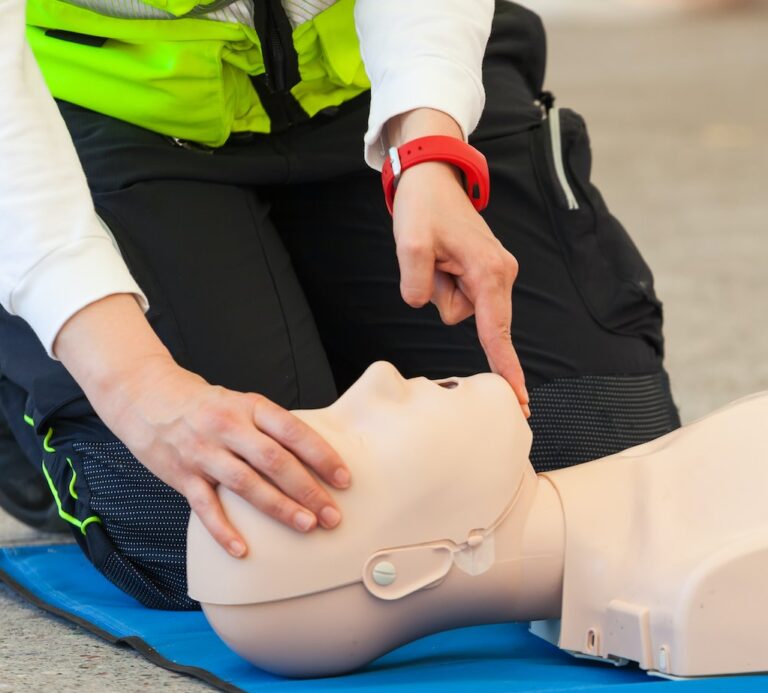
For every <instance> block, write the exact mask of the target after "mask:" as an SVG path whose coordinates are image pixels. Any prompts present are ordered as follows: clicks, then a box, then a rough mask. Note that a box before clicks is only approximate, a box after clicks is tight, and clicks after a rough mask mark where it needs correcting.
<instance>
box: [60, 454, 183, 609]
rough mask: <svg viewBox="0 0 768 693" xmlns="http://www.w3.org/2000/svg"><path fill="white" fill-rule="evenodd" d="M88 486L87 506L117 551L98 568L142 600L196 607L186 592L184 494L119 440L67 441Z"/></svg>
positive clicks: (151, 604) (155, 604) (156, 605)
mask: <svg viewBox="0 0 768 693" xmlns="http://www.w3.org/2000/svg"><path fill="white" fill-rule="evenodd" d="M73 448H74V450H75V451H76V452H77V453H78V455H79V456H80V459H81V461H82V465H83V470H84V473H85V477H86V480H87V483H88V487H89V490H90V507H91V510H92V511H93V512H94V513H96V514H97V515H98V516H99V518H100V519H101V521H102V526H103V528H104V530H105V532H106V533H107V535H108V536H109V539H110V540H111V541H112V543H113V544H114V546H115V549H116V550H117V552H118V554H119V555H115V554H113V555H110V556H109V558H108V559H107V560H106V561H105V563H104V565H103V566H102V572H103V573H104V574H105V575H106V577H108V578H109V579H110V580H111V581H112V582H113V583H115V584H116V585H117V586H118V587H120V589H122V590H123V591H125V592H127V593H128V594H130V595H131V596H132V597H134V598H136V599H138V600H139V601H140V602H141V603H142V604H145V605H146V606H149V607H151V608H160V609H190V608H197V602H195V601H194V600H192V599H190V598H189V597H188V596H187V571H186V554H187V523H188V521H189V505H188V504H187V501H186V500H185V498H184V496H182V495H181V494H180V493H177V492H176V491H174V490H173V489H172V488H171V487H170V486H168V485H167V484H165V483H163V482H162V481H160V479H158V478H157V477H156V476H155V475H154V474H152V472H150V471H149V470H148V469H147V468H146V467H144V466H143V465H142V464H141V463H140V462H139V461H138V460H137V459H136V458H135V457H134V456H133V455H132V454H131V452H130V451H129V450H128V448H126V447H125V445H123V444H122V443H120V442H117V441H113V442H105V443H92V442H87V443H86V442H82V443H75V444H74V445H73Z"/></svg>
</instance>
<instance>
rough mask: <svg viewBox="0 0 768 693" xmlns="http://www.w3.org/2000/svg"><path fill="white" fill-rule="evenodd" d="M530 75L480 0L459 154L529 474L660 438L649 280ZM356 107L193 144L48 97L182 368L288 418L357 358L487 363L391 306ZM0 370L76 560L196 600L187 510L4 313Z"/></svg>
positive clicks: (523, 48)
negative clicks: (524, 406)
mask: <svg viewBox="0 0 768 693" xmlns="http://www.w3.org/2000/svg"><path fill="white" fill-rule="evenodd" d="M544 67H545V38H544V33H543V29H542V26H541V23H540V21H539V19H538V18H537V17H536V16H535V15H534V14H532V13H531V12H529V11H527V10H524V9H522V8H520V7H517V6H515V5H512V4H509V3H506V2H505V3H500V4H499V6H498V9H497V14H496V18H495V22H494V26H493V32H492V36H491V40H490V43H489V46H488V50H487V54H486V59H485V63H484V82H485V87H486V92H487V104H486V107H485V111H484V114H483V118H482V121H481V123H480V125H479V127H478V128H477V130H476V132H475V133H474V135H473V136H472V143H473V144H474V145H475V146H476V147H477V148H478V149H480V150H481V151H482V152H483V153H484V154H485V156H486V157H487V159H488V162H489V166H490V171H491V189H492V193H491V203H490V205H489V207H488V208H487V210H486V211H485V212H484V213H483V214H484V217H485V219H486V220H487V222H488V224H489V225H490V227H491V229H492V230H493V231H494V233H495V234H496V235H497V236H498V238H499V239H500V240H501V241H502V243H503V244H504V246H505V247H506V248H507V249H508V250H509V251H511V252H512V253H513V254H514V255H515V256H516V257H517V259H518V261H519V263H520V274H519V277H518V280H517V282H516V284H515V288H514V294H513V310H514V320H513V325H512V334H513V339H514V344H515V347H516V349H517V352H518V354H519V355H520V358H521V361H522V364H523V367H524V369H525V373H526V377H527V383H528V387H529V390H530V393H531V410H532V412H533V415H532V418H531V421H530V423H531V426H532V428H533V430H534V447H533V450H532V461H533V463H534V465H535V466H536V468H537V469H539V470H543V469H554V468H557V467H561V466H565V465H569V464H575V463H578V462H582V461H585V460H588V459H593V458H597V457H601V456H604V455H607V454H611V453H613V452H616V451H617V450H620V449H623V448H626V447H629V446H631V445H634V444H638V443H642V442H645V441H647V440H650V439H652V438H655V437H658V436H659V435H662V434H664V433H667V432H668V431H670V430H672V429H673V428H675V427H677V426H678V425H679V420H678V417H677V411H676V409H675V407H674V404H673V402H672V398H671V395H670V390H669V384H668V379H667V377H666V374H665V372H664V370H663V367H662V356H663V339H662V314H661V305H660V303H659V301H658V300H657V298H656V295H655V294H654V290H653V278H652V276H651V272H650V270H649V269H648V267H647V266H646V264H645V262H644V261H643V259H642V258H641V256H640V254H639V253H638V251H637V249H636V248H635V246H634V244H633V243H632V241H631V240H630V238H629V236H628V235H627V234H626V232H625V231H624V229H623V228H622V226H621V225H620V224H619V222H618V221H617V220H616V219H615V218H614V217H612V216H611V215H610V213H609V212H608V210H607V208H606V206H605V204H604V202H603V200H602V198H601V196H600V194H599V193H598V191H597V189H596V188H595V187H594V186H593V185H592V183H591V182H590V151H589V141H588V136H587V133H586V129H585V127H584V123H583V121H582V119H581V118H580V117H579V116H578V115H576V114H575V113H573V112H572V111H567V110H564V111H562V112H561V113H560V114H559V116H558V117H559V119H560V125H561V130H562V145H561V151H556V150H555V149H554V148H553V147H555V145H554V142H555V140H553V138H552V137H551V134H552V133H551V131H550V127H549V126H550V123H551V122H552V118H553V117H555V112H554V111H553V112H552V113H551V114H550V117H549V118H546V117H543V113H542V108H541V107H540V105H539V103H538V102H537V101H542V100H543V101H544V102H546V101H547V99H546V97H541V92H542V81H543V75H544ZM368 105H369V104H368V97H367V96H361V97H359V98H357V99H356V100H354V101H353V102H350V103H348V104H345V105H344V106H342V107H341V108H338V109H333V110H332V111H329V112H326V113H323V114H320V115H318V116H317V117H315V118H314V119H313V120H312V121H311V122H309V123H307V124H304V125H300V126H296V127H294V128H293V129H290V130H288V131H286V132H283V133H279V134H273V135H269V136H265V135H256V134H243V135H234V136H233V137H232V138H231V140H230V141H229V142H228V143H227V144H226V145H225V146H224V147H222V148H221V149H218V150H216V151H211V150H206V149H203V148H200V147H196V146H195V145H192V144H188V143H178V142H174V141H172V140H170V139H169V138H165V137H163V136H161V135H158V134H155V133H152V132H149V131H146V130H142V129H140V128H137V127H134V126H132V125H129V124H126V123H123V122H120V121H117V120H114V119H110V118H107V117H105V116H103V115H100V114H97V113H94V112H90V111H87V110H84V109H82V108H79V107H77V106H74V105H72V104H68V103H61V104H60V108H61V112H62V115H63V116H64V119H65V120H66V123H67V125H68V127H69V130H70V133H71V135H72V138H73V140H74V142H75V145H76V147H77V151H78V154H79V156H80V160H81V162H82V165H83V167H84V169H85V172H86V175H87V177H88V181H89V184H90V187H91V191H92V193H93V200H94V203H95V205H96V209H97V211H98V213H99V214H100V216H101V217H102V219H103V220H104V221H105V222H106V224H107V225H108V226H109V228H110V229H111V231H112V233H113V235H114V236H115V239H116V241H117V244H118V246H119V248H120V251H121V252H122V254H123V256H124V258H125V260H126V262H127V263H128V265H129V267H130V269H131V271H132V272H133V274H134V276H135V277H136V279H137V280H138V282H139V284H140V285H141V286H142V288H143V289H144V290H145V292H146V293H147V295H148V298H149V301H150V304H151V309H150V312H149V316H148V317H149V320H150V322H151V324H152V327H153V328H154V329H155V331H156V332H157V333H158V335H159V336H160V338H161V339H162V340H163V342H164V343H165V344H166V345H167V346H168V348H169V349H170V351H171V352H172V354H173V355H174V357H175V358H176V359H177V361H178V362H179V363H180V364H181V365H182V366H184V367H185V368H188V369H190V370H192V371H195V372H197V373H200V374H201V375H202V376H203V377H205V378H206V379H207V380H208V381H209V382H211V383H215V384H219V385H223V386H225V387H228V388H232V389H235V390H241V391H254V392H260V393H262V394H264V395H266V396H267V397H269V398H270V399H272V400H274V401H275V402H277V403H279V404H280V405H282V406H284V407H287V408H312V407H322V406H326V405H328V404H330V403H331V402H332V401H333V400H334V399H335V398H336V397H337V393H338V392H340V391H343V390H344V389H345V388H346V387H347V386H348V385H349V384H350V383H352V382H353V381H354V380H355V379H356V378H357V377H358V376H359V375H360V374H361V372H362V371H363V370H364V369H365V368H366V367H367V366H368V365H369V364H370V363H371V362H373V361H375V360H378V359H384V360H388V361H391V362H392V363H394V364H395V366H397V368H398V369H399V370H400V371H401V372H402V374H403V375H404V376H406V377H411V376H417V375H424V376H427V377H430V378H445V377H449V376H456V375H458V376H465V375H470V374H473V373H477V372H481V371H485V370H487V369H488V364H487V361H486V359H485V356H484V354H483V351H482V349H481V347H480V344H479V342H478V339H477V334H476V330H475V325H474V322H473V321H472V320H467V321H465V322H464V323H462V324H460V325H457V326H453V327H448V326H445V325H443V324H442V323H441V321H440V319H439V316H438V314H437V311H436V310H435V309H434V307H433V306H427V307H425V308H422V309H420V310H414V309H411V308H410V307H408V306H407V305H406V304H405V303H404V302H403V301H402V300H401V298H400V295H399V272H398V266H397V260H396V255H395V246H394V242H393V237H392V229H391V223H392V222H391V218H390V216H389V214H388V213H387V210H386V208H385V205H384V201H383V196H382V191H381V186H380V182H379V176H378V174H377V173H376V172H374V171H371V170H370V169H368V168H367V167H366V166H365V164H364V162H363V159H362V135H363V133H364V131H365V128H366V120H367V115H368ZM190 117H194V114H190ZM558 156H562V159H563V163H564V171H565V175H566V184H567V185H568V187H569V188H570V189H571V191H572V194H573V195H574V196H575V199H576V200H577V202H578V205H577V207H578V208H575V209H572V207H574V205H573V204H569V201H568V199H567V198H566V196H565V190H564V186H563V181H562V180H561V179H559V177H558V175H557V171H556V169H555V165H554V161H555V159H556V158H557V157H558ZM51 223H55V220H51ZM0 373H2V379H0V404H2V407H3V409H4V411H5V413H6V416H7V417H8V420H9V422H10V423H11V425H12V426H14V428H15V430H16V432H17V437H18V438H19V440H20V441H21V442H22V443H23V444H24V446H25V449H26V450H27V451H28V453H29V456H30V458H32V459H34V460H35V462H36V463H38V464H39V463H40V460H41V459H42V460H43V463H44V469H45V474H46V475H47V476H48V478H49V480H50V484H51V487H52V490H53V491H54V493H55V495H56V497H57V502H58V503H59V504H60V506H61V509H62V512H63V513H65V514H66V515H67V516H68V518H69V519H70V522H71V523H72V526H73V531H74V533H75V535H76V537H77V539H78V541H79V542H80V545H81V546H82V548H83V550H84V551H85V552H86V554H87V555H88V556H89V558H90V559H91V560H92V561H93V562H94V564H95V565H96V566H97V567H98V568H99V569H100V570H102V572H104V573H105V574H106V575H107V577H109V578H110V579H111V580H112V581H113V582H115V584H117V585H118V586H119V587H121V588H122V589H124V590H125V591H127V592H128V593H130V594H132V595H134V596H135V597H136V598H138V599H139V600H141V601H142V602H143V603H145V604H147V605H149V606H153V607H160V608H194V606H195V603H194V602H192V601H191V600H189V598H188V597H187V596H186V588H185V584H186V583H185V572H184V553H185V529H186V522H187V518H188V514H189V509H188V507H187V504H186V502H185V500H184V498H183V497H181V496H180V495H179V494H177V493H176V492H175V491H173V490H172V489H170V488H169V487H167V486H165V485H164V484H163V483H162V482H160V481H159V480H158V479H157V478H155V477H154V476H153V475H152V474H151V473H149V472H148V471H147V470H146V469H145V468H144V467H143V466H142V465H141V464H139V462H138V461H137V460H136V459H135V458H134V457H133V456H132V455H131V454H130V452H128V450H127V449H126V448H125V446H124V445H123V444H122V443H121V442H120V441H118V440H116V439H115V438H114V436H113V435H112V434H111V433H110V432H109V431H108V430H107V429H106V427H105V426H104V425H103V424H102V423H101V422H100V421H99V419H98V417H97V416H96V415H95V413H94V412H93V410H92V409H91V407H90V405H89V403H88V402H87V400H86V399H85V397H84V395H83V393H82V392H81V390H80V388H79V387H78V386H77V385H76V383H75V382H74V381H73V380H72V378H71V377H70V376H69V375H68V374H67V373H66V371H65V370H64V369H63V367H62V366H61V365H60V364H59V363H57V362H54V361H53V360H51V359H49V358H48V357H47V356H46V355H45V353H44V351H43V349H42V347H41V345H40V343H39V342H38V341H37V339H36V338H35V336H34V335H33V333H32V332H31V330H30V329H29V327H28V326H27V325H26V324H25V323H24V322H23V321H21V320H20V319H18V318H12V317H10V316H8V315H7V314H4V315H2V316H0ZM25 421H26V423H25ZM30 423H31V424H32V425H29V424H30Z"/></svg>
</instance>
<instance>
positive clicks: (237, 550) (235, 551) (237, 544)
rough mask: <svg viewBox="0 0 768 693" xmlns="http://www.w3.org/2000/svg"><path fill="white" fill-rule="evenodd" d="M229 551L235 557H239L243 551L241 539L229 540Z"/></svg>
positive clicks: (243, 545) (243, 546)
mask: <svg viewBox="0 0 768 693" xmlns="http://www.w3.org/2000/svg"><path fill="white" fill-rule="evenodd" d="M229 553H231V554H232V555H233V556H234V557H235V558H240V556H242V555H243V554H244V553H245V544H243V542H242V541H238V540H237V539H235V540H234V541H230V542H229Z"/></svg>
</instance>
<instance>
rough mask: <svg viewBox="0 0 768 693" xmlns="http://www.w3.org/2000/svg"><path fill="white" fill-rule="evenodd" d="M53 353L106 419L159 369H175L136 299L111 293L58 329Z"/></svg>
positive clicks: (155, 376) (79, 312) (153, 377)
mask: <svg viewBox="0 0 768 693" xmlns="http://www.w3.org/2000/svg"><path fill="white" fill-rule="evenodd" d="M54 353H55V354H56V356H57V357H58V358H59V359H60V360H61V362H62V364H63V365H64V366H65V368H66V369H67V370H68V371H69V372H70V374H71V375H72V377H73V378H74V379H75V380H76V381H77V383H78V384H79V385H80V387H81V388H82V389H83V391H84V392H85V394H86V396H87V397H88V399H89V400H90V401H91V403H92V404H93V406H94V409H96V411H97V413H98V414H99V415H100V416H101V417H102V418H104V419H105V421H106V420H108V419H112V418H113V417H114V415H115V412H117V411H120V410H121V409H123V407H124V404H125V402H128V401H130V400H131V399H132V398H133V397H135V394H136V390H137V388H142V387H144V388H149V387H151V386H152V385H151V383H152V382H153V379H155V381H156V379H157V378H158V376H159V375H160V373H161V371H167V369H168V368H171V367H175V368H178V366H177V365H176V363H175V362H174V360H173V358H172V357H171V355H170V353H169V352H168V350H167V349H166V348H165V346H164V345H163V343H162V342H161V341H160V339H159V338H158V337H157V335H156V334H155V333H154V331H153V330H152V328H151V327H150V325H149V323H148V322H147V319H146V317H145V316H144V313H143V312H142V310H141V308H140V307H139V305H138V304H137V303H136V300H135V299H134V298H133V297H132V296H130V295H127V294H115V295H112V296H107V297H105V298H103V299H101V300H99V301H95V302H94V303H91V304H90V305H88V306H85V307H84V308H83V309H81V310H80V311H78V312H77V313H75V315H73V316H72V317H71V318H70V319H69V320H68V321H67V322H66V323H65V324H64V326H63V327H62V328H61V330H60V332H59V334H58V336H57V338H56V341H55V343H54Z"/></svg>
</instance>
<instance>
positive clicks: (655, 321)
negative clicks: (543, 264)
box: [531, 107, 663, 355]
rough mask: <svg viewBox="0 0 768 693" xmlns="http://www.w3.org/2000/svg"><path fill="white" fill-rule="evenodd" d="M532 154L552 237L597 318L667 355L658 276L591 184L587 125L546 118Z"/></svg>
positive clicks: (551, 114)
mask: <svg viewBox="0 0 768 693" xmlns="http://www.w3.org/2000/svg"><path fill="white" fill-rule="evenodd" d="M531 153H532V157H533V163H534V167H535V171H536V175H537V178H538V184H539V186H540V188H541V192H542V195H543V198H544V200H545V202H546V205H547V208H548V215H549V219H550V222H551V226H552V231H553V233H554V235H555V237H556V239H557V242H558V245H559V247H560V249H561V252H562V254H563V256H564V259H565V262H566V265H567V267H568V270H569V273H570V274H571V277H572V279H573V281H574V283H575V285H576V287H577V289H578V291H579V293H580V295H581V298H582V300H583V301H584V303H585V305H586V306H587V309H588V310H589V312H590V314H591V315H592V317H593V318H594V319H595V320H596V321H597V322H598V323H599V324H600V325H601V326H602V327H603V328H604V329H606V330H609V331H611V332H613V333H615V334H620V335H625V336H632V337H641V338H643V339H645V340H646V341H648V342H649V343H650V344H651V345H652V346H653V348H654V349H655V350H656V352H657V353H658V354H659V355H662V354H663V338H662V329H661V327H662V306H661V303H660V301H659V300H658V298H657V296H656V293H655V291H654V286H653V275H652V274H651V271H650V269H649V267H648V265H647V264H646V263H645V261H644V260H643V257H642V256H641V255H640V252H639V251H638V249H637V247H636V246H635V244H634V242H633V241H632V239H631V238H630V236H629V234H628V233H627V232H626V230H625V229H624V227H623V226H622V225H621V224H620V223H619V221H618V220H617V219H616V218H615V217H613V215H611V213H610V212H609V211H608V208H607V206H606V204H605V202H604V201H603V198H602V195H601V194H600V192H599V191H598V189H597V188H596V187H595V186H594V185H593V184H592V182H591V170H592V154H591V148H590V141H589V135H588V133H587V128H586V125H585V123H584V120H583V118H582V117H581V116H580V115H578V114H577V113H575V112H574V111H572V110H570V109H565V108H554V107H552V108H549V109H545V110H543V118H542V121H541V124H540V126H539V127H537V128H535V129H533V130H532V131H531Z"/></svg>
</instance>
